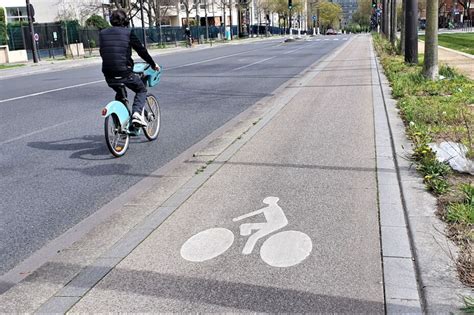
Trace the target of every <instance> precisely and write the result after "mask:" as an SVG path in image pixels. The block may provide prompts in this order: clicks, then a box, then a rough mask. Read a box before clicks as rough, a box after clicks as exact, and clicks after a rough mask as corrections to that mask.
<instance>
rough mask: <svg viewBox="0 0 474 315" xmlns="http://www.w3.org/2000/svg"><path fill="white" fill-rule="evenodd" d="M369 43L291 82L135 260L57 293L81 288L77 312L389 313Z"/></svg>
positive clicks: (361, 40)
mask: <svg viewBox="0 0 474 315" xmlns="http://www.w3.org/2000/svg"><path fill="white" fill-rule="evenodd" d="M369 45H370V43H369V40H368V37H358V38H356V39H354V40H353V41H352V42H351V43H350V44H349V45H348V46H347V47H346V48H345V49H344V50H342V52H341V53H340V54H339V55H336V56H333V58H332V60H331V61H330V62H322V63H320V64H319V65H318V66H316V67H314V68H313V69H312V70H309V72H308V73H309V79H308V80H306V81H305V82H301V83H300V84H298V85H290V86H288V87H286V89H285V91H284V92H283V93H285V96H281V97H279V96H277V97H275V98H274V99H273V101H274V102H275V103H279V102H280V103H281V104H283V105H282V106H281V110H279V111H278V110H273V112H270V113H268V115H267V116H266V118H264V119H263V120H261V121H260V122H258V123H256V124H255V126H254V128H253V129H250V130H249V132H248V133H247V134H244V135H242V138H241V139H237V141H236V143H234V144H233V145H232V146H231V147H229V148H228V150H226V151H224V153H222V154H221V155H220V156H219V157H218V158H217V159H216V160H214V161H213V162H212V163H210V164H209V166H208V169H206V170H204V172H203V174H205V173H206V172H208V171H209V172H211V171H212V170H214V171H215V173H211V177H210V178H209V179H207V180H205V181H200V180H199V177H200V176H201V175H202V174H200V175H197V176H196V177H195V178H194V179H192V180H191V182H190V183H188V187H191V188H192V187H194V188H199V189H197V190H196V191H194V189H193V190H192V192H191V193H189V195H191V196H190V197H189V199H187V200H186V201H185V202H184V203H182V204H181V202H182V201H183V200H181V201H179V202H178V200H177V199H179V198H175V200H169V201H168V202H167V203H165V204H163V205H162V206H161V209H162V210H163V211H165V212H166V211H167V210H168V214H170V213H171V212H172V210H170V209H174V208H173V207H175V206H179V205H180V204H181V205H180V206H179V208H177V209H176V210H175V211H174V212H172V214H171V215H170V216H169V217H168V219H167V220H165V221H164V222H163V223H162V224H161V225H160V226H159V227H158V228H157V229H155V230H154V231H153V232H151V234H150V235H149V236H148V237H147V238H146V239H145V240H144V241H143V242H141V243H140V245H138V247H136V248H135V249H134V250H133V251H132V252H131V253H130V254H129V255H128V256H127V257H126V258H125V259H123V260H121V261H120V259H118V258H117V257H118V256H114V255H113V254H110V255H109V256H106V257H104V259H105V260H106V259H109V260H110V261H105V260H103V262H105V264H108V263H112V264H115V263H117V262H119V261H120V262H119V263H118V264H117V265H116V266H115V268H113V269H112V270H111V271H110V272H108V273H107V272H105V273H104V275H105V277H104V278H103V279H101V280H100V282H98V283H97V284H95V286H94V287H93V288H92V289H91V290H90V291H88V290H89V288H87V285H85V284H84V283H83V284H81V283H80V281H76V282H74V280H73V282H72V283H73V286H72V287H71V288H69V289H70V290H69V291H68V290H65V291H63V292H60V293H59V294H58V295H57V298H58V299H59V298H67V297H74V296H78V294H79V295H80V297H81V298H80V299H79V301H75V302H74V303H71V306H72V308H71V309H70V311H72V312H115V311H120V312H147V311H155V312H156V311H159V312H189V311H192V312H356V313H383V312H384V298H383V278H382V266H381V255H380V251H381V249H380V235H379V221H378V209H377V186H376V174H375V171H376V166H375V149H374V147H375V144H374V127H373V126H374V123H373V110H372V101H371V100H372V84H371V82H372V81H371V80H372V78H371V65H370V62H371V61H370V51H369ZM311 72H314V74H313V75H311ZM285 98H287V100H288V102H287V104H286V105H285V104H284V102H285ZM283 106H284V107H283ZM272 115H274V116H272ZM254 129H255V130H254ZM247 140H248V141H247ZM239 141H244V142H245V141H247V142H245V144H243V145H242V146H241V147H238V146H236V145H238V143H239ZM232 147H235V148H234V149H232ZM229 150H230V151H229ZM202 158H203V159H205V158H206V157H205V156H204V157H202ZM216 170H217V171H216ZM189 189H190V188H189ZM186 198H187V196H184V197H182V198H181V199H186ZM162 216H166V215H165V214H163V215H162ZM154 219H156V218H150V220H149V222H145V224H152V223H153V222H152V221H153V220H154ZM266 222H267V223H266ZM142 229H144V226H142ZM203 231H204V232H203ZM257 233H259V234H257ZM255 235H257V236H255ZM252 237H253V239H252ZM249 240H251V241H250V243H249ZM114 259H116V261H115V262H113V260H114ZM71 290H72V291H71ZM77 290H79V291H81V290H82V291H83V293H78V292H77ZM76 302H77V303H76ZM53 304H54V303H53ZM67 309H69V308H66V310H67ZM40 310H43V311H45V310H48V308H43V309H40ZM56 310H57V308H56Z"/></svg>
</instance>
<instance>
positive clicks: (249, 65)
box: [231, 56, 276, 71]
mask: <svg viewBox="0 0 474 315" xmlns="http://www.w3.org/2000/svg"><path fill="white" fill-rule="evenodd" d="M273 58H276V56H273V57H270V58H267V59H263V60H259V61H256V62H253V63H251V64H248V65H245V66H242V67H238V68H235V69H232V70H231V71H237V70H241V69H245V68H248V67H251V66H254V65H257V64H259V63H262V62H265V61H267V60H270V59H273Z"/></svg>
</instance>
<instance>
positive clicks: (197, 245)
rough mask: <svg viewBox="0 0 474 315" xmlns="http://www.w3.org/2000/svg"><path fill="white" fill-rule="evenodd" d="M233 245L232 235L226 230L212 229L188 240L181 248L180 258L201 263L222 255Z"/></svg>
mask: <svg viewBox="0 0 474 315" xmlns="http://www.w3.org/2000/svg"><path fill="white" fill-rule="evenodd" d="M232 243H234V234H233V233H232V232H231V231H229V230H228V229H224V228H213V229H208V230H205V231H202V232H200V233H198V234H196V235H194V236H192V237H191V238H189V239H188V240H187V241H186V242H185V243H184V244H183V246H182V247H181V257H183V258H184V259H186V260H188V261H192V262H202V261H206V260H209V259H212V258H215V257H217V256H219V255H221V254H223V253H224V252H225V251H226V250H228V249H229V247H231V246H232Z"/></svg>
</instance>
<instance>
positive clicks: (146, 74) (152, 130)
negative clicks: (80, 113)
mask: <svg viewBox="0 0 474 315" xmlns="http://www.w3.org/2000/svg"><path fill="white" fill-rule="evenodd" d="M133 72H134V73H136V74H138V75H139V76H140V78H141V79H142V80H143V83H145V84H146V85H147V86H149V87H153V86H155V85H157V84H158V82H159V81H160V78H161V71H155V70H153V69H152V68H151V66H150V65H148V64H146V63H136V64H135V65H134V68H133ZM116 87H118V88H119V89H120V91H121V93H122V96H123V97H122V98H121V99H123V102H120V101H113V102H110V103H109V104H107V106H105V107H104V109H102V117H104V118H105V121H104V130H105V142H106V144H107V147H108V149H109V151H110V153H112V155H114V156H115V157H121V156H123V155H124V154H125V153H126V152H127V149H128V146H129V144H130V137H137V136H139V135H140V134H141V131H142V130H143V133H144V134H145V137H146V138H147V139H148V140H150V141H153V140H155V139H156V138H158V134H159V132H160V125H161V124H160V122H161V112H160V106H159V103H158V100H157V98H156V97H155V96H154V95H153V94H151V93H148V94H147V96H146V102H145V106H144V109H143V110H144V112H143V114H144V117H145V120H146V122H147V126H146V127H138V126H135V125H134V124H132V114H131V111H130V109H129V107H128V100H127V90H126V87H125V84H123V83H117V85H116Z"/></svg>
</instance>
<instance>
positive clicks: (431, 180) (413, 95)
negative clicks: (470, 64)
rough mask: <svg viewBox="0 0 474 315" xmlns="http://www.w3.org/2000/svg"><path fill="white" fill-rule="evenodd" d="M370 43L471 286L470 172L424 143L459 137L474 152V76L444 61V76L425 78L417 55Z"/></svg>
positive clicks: (473, 190) (473, 216)
mask: <svg viewBox="0 0 474 315" xmlns="http://www.w3.org/2000/svg"><path fill="white" fill-rule="evenodd" d="M453 35H454V34H453ZM456 35H457V34H456ZM374 44H375V48H376V50H377V53H378V55H379V56H380V60H381V63H382V65H383V68H384V70H385V75H386V76H387V78H388V80H389V81H390V85H391V87H392V95H393V97H394V98H396V99H397V100H398V107H399V108H400V114H401V117H402V119H403V120H404V122H405V126H406V131H407V134H408V136H409V137H410V139H411V140H412V142H413V144H414V148H413V156H412V158H413V161H414V162H415V163H416V166H417V170H418V171H419V172H420V173H421V174H422V175H423V178H424V183H425V184H426V186H427V189H428V190H430V191H431V192H432V193H433V194H435V195H436V196H437V197H438V200H439V215H440V217H441V218H442V219H443V220H444V221H445V222H446V223H447V224H448V236H449V237H450V238H451V239H452V240H453V241H454V242H456V243H457V244H458V246H459V249H460V250H459V256H458V260H457V267H458V271H459V275H460V279H461V281H463V283H464V284H466V285H468V286H471V287H473V286H474V263H473V262H474V250H473V246H472V244H473V242H474V228H473V227H474V222H473V220H474V187H473V186H472V184H471V182H473V176H471V175H466V174H459V173H457V172H454V171H452V170H451V168H450V167H449V166H448V165H447V164H445V163H440V162H439V161H438V160H437V159H436V155H435V153H434V152H433V151H432V150H431V148H430V146H429V144H430V143H433V142H438V143H439V142H443V141H453V142H460V143H463V144H464V145H466V147H467V148H468V154H469V155H470V156H474V81H472V80H469V79H468V78H466V77H464V76H462V75H460V74H459V73H458V72H456V71H455V70H454V69H452V68H449V67H447V66H442V67H441V68H440V74H441V75H443V76H444V77H445V79H444V80H439V81H430V80H427V79H425V78H424V76H423V75H422V60H423V56H422V55H421V56H420V58H419V59H420V60H421V62H420V63H419V64H418V65H408V64H405V62H404V59H403V57H402V56H399V55H397V54H396V50H395V49H394V48H393V47H392V45H391V44H390V43H389V42H388V41H387V40H385V39H383V38H382V37H381V36H379V35H374ZM472 45H473V46H472V47H474V43H473V44H472Z"/></svg>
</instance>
